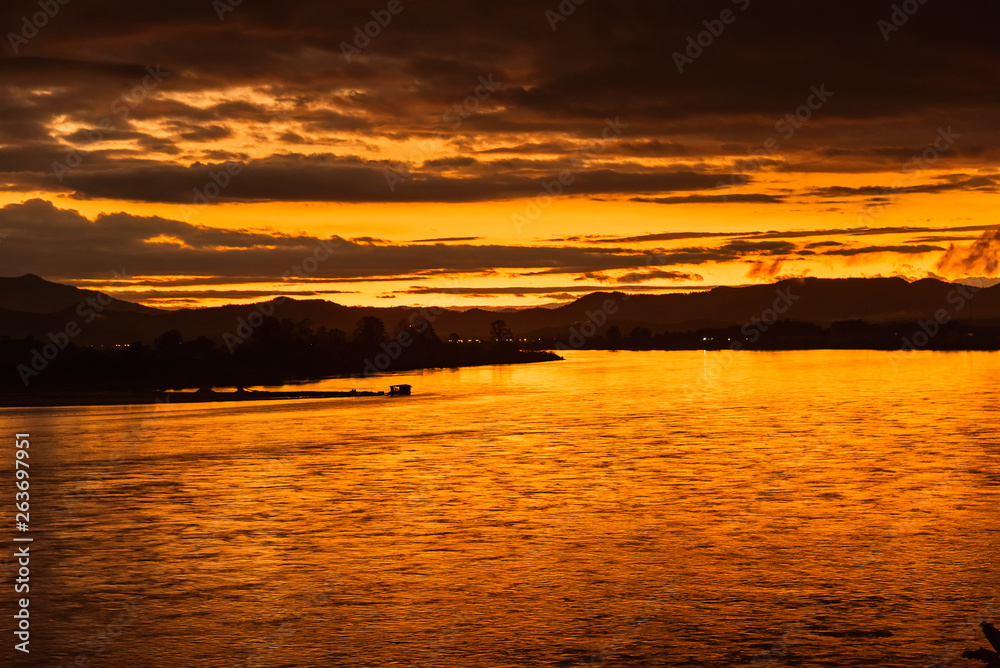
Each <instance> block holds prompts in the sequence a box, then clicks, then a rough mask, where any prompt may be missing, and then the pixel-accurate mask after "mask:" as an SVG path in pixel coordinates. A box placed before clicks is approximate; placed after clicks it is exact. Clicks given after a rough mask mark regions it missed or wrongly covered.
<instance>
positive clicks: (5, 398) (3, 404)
mask: <svg viewBox="0 0 1000 668" xmlns="http://www.w3.org/2000/svg"><path fill="white" fill-rule="evenodd" d="M390 396H394V395H390V394H389V393H388V392H381V391H380V392H371V391H359V390H351V391H348V392H343V391H336V392H334V391H309V390H303V391H301V392H272V391H269V390H243V391H242V392H241V391H232V392H215V391H211V392H209V391H203V390H199V391H197V392H190V391H188V392H185V391H178V390H167V391H163V392H157V391H137V392H114V391H97V392H87V391H76V392H60V391H54V392H31V393H21V394H15V395H0V408H36V407H42V408H58V407H67V408H69V407H73V406H142V405H151V404H203V403H232V402H240V401H294V400H296V399H348V398H352V397H355V398H357V397H386V398H388V397H390Z"/></svg>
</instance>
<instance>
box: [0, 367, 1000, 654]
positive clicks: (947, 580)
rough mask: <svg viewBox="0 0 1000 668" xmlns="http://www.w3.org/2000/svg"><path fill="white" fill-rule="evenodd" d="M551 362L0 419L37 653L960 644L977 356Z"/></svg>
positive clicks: (990, 510) (988, 454) (987, 488)
mask: <svg viewBox="0 0 1000 668" xmlns="http://www.w3.org/2000/svg"><path fill="white" fill-rule="evenodd" d="M566 357H567V360H566V361H564V362H558V363H549V364H540V365H525V366H513V367H485V368H474V369H463V370H451V371H435V372H414V373H408V374H397V375H394V376H392V377H391V379H390V378H375V379H358V380H351V379H339V380H329V381H324V382H322V383H317V384H314V385H313V386H312V387H314V388H331V389H334V388H335V389H350V388H351V387H356V388H357V389H359V390H361V389H386V388H387V387H388V385H389V384H390V383H396V382H409V383H411V384H412V385H413V386H414V395H413V396H412V397H405V398H388V397H385V398H382V397H380V398H371V399H368V398H365V399H342V400H327V401H303V402H289V403H267V402H259V403H247V404H214V405H162V406H142V407H102V408H66V409H33V410H18V411H5V412H3V413H0V420H3V421H4V423H5V424H7V423H9V424H10V427H9V428H8V431H13V430H14V429H16V430H19V431H20V430H23V428H22V425H28V426H29V427H30V429H31V431H32V437H33V441H32V447H33V448H34V449H33V451H32V454H33V456H37V459H33V460H32V461H33V462H37V467H38V468H36V469H35V470H34V472H33V475H37V476H39V480H42V481H44V486H42V483H41V482H39V483H38V484H39V487H40V488H42V489H44V492H42V493H41V494H42V496H41V498H39V499H38V500H37V510H38V522H37V524H38V527H39V529H40V530H39V532H38V533H37V534H36V540H37V543H36V545H37V546H38V547H39V550H38V553H39V557H38V564H39V571H38V576H37V577H38V582H39V584H38V587H37V592H36V589H35V587H34V586H33V590H32V592H33V595H34V596H36V597H37V600H38V605H39V609H40V610H41V611H44V612H39V615H44V619H45V620H46V621H45V622H44V623H43V622H39V626H40V627H41V628H40V630H39V634H40V646H42V647H45V648H46V650H45V651H46V652H48V654H47V656H51V657H53V658H54V659H55V660H57V661H67V662H68V661H70V660H71V658H72V657H73V656H75V655H79V654H87V656H89V657H90V659H91V660H92V661H94V662H95V664H97V663H98V662H99V663H102V664H103V665H120V666H178V665H190V666H235V665H240V666H243V665H262V666H263V665H273V666H285V665H287V666H306V665H350V666H388V665H419V666H526V665H552V666H557V665H566V666H568V665H581V664H583V665H595V664H602V663H603V664H606V665H635V666H647V665H711V666H717V665H755V666H785V665H829V666H847V665H858V666H862V665H864V666H873V665H885V666H923V665H929V664H932V663H934V662H935V661H937V660H939V659H942V658H945V659H947V660H948V661H952V660H956V657H957V655H958V654H959V653H960V652H961V650H962V649H965V648H967V647H968V648H973V647H977V646H978V645H979V644H982V643H981V642H980V638H978V637H976V634H977V633H978V628H977V624H978V621H979V620H980V618H983V619H988V618H993V617H994V616H995V615H997V612H998V611H1000V598H998V593H1000V592H998V591H997V588H998V576H997V575H996V571H995V569H994V568H993V567H994V564H995V555H996V551H997V543H998V538H997V526H996V520H997V515H996V507H997V501H998V499H1000V493H998V491H1000V490H998V483H1000V454H998V451H1000V446H998V445H997V443H998V439H997V437H996V430H995V426H996V423H997V408H998V406H1000V390H998V387H1000V383H998V381H1000V356H997V355H991V354H986V353H955V354H936V353H921V354H918V355H913V356H909V357H893V356H890V355H887V354H886V353H878V352H864V351H861V352H853V351H829V352H828V351H809V352H788V353H740V354H737V355H731V356H727V355H726V354H725V353H702V352H695V353H658V352H652V353H607V352H575V353H567V354H566ZM43 469H44V470H43ZM33 489H34V487H33ZM135 599H138V600H140V604H139V605H140V608H141V613H140V615H139V616H138V618H137V619H136V621H135V622H134V623H131V624H129V625H128V626H127V627H126V628H124V629H122V630H121V631H120V633H119V634H118V635H116V636H114V637H113V638H106V639H105V640H107V641H108V642H105V643H104V648H103V649H102V650H101V652H100V654H95V652H96V650H95V649H94V647H97V645H94V644H91V645H90V646H88V644H87V641H88V638H92V636H93V635H94V634H95V633H98V632H101V631H102V629H105V628H106V627H107V624H108V623H109V622H111V621H113V620H114V619H116V618H117V617H118V614H119V611H120V610H121V609H122V607H123V606H124V605H126V603H127V602H128V601H130V600H135ZM939 655H940V656H939ZM961 661H962V660H961V659H957V663H955V665H961ZM248 662H249V663H248ZM946 665H947V664H946Z"/></svg>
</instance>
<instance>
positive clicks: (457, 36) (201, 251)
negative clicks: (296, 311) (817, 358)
mask: <svg viewBox="0 0 1000 668" xmlns="http://www.w3.org/2000/svg"><path fill="white" fill-rule="evenodd" d="M577 1H578V2H579V1H580V0H577ZM42 4H43V5H44V4H45V3H44V2H43V3H42ZM40 6H41V5H39V3H37V2H34V3H33V2H13V3H7V5H5V7H4V8H3V9H2V10H0V20H2V26H3V28H4V32H5V34H6V37H5V39H4V49H5V50H4V57H3V58H2V59H0V87H2V91H3V92H2V95H0V172H2V173H0V186H2V189H0V274H2V275H5V276H16V275H21V274H25V273H34V274H38V275H40V276H42V277H44V278H46V279H49V280H53V281H59V282H65V283H72V284H74V285H78V286H81V287H89V288H94V289H101V290H106V291H110V292H113V293H114V294H116V295H117V296H120V297H123V298H126V299H130V300H133V301H141V302H142V303H145V304H148V305H151V306H161V307H179V306H192V305H195V306H197V305H215V304H220V303H227V302H244V301H255V300H261V299H263V298H267V297H270V296H272V295H277V294H288V295H293V296H301V297H303V298H316V297H319V298H324V299H330V300H332V301H336V302H339V303H343V304H348V305H360V304H365V305H381V306H389V305H392V306H398V305H408V304H430V303H434V304H443V305H450V306H458V307H468V306H492V307H502V306H525V305H535V304H551V303H560V302H565V301H567V300H571V299H574V298H577V297H579V296H582V295H583V294H586V293H589V292H593V291H598V290H625V291H631V292H663V291H677V290H694V289H700V288H704V287H710V286H716V285H742V284H748V283H756V282H770V281H773V280H775V279H776V278H781V277H789V276H816V277H846V276H852V277H858V276H903V277H906V278H911V279H917V278H924V277H928V276H930V277H941V278H945V279H950V280H953V279H961V278H966V277H977V276H995V275H996V274H997V266H996V246H997V242H996V238H997V235H996V231H995V230H996V227H997V223H998V221H997V217H996V213H997V211H998V208H997V202H998V199H997V187H998V184H1000V172H998V170H997V168H996V165H997V158H998V157H1000V128H998V125H997V123H996V119H997V117H998V115H997V107H998V97H1000V89H998V88H997V86H996V82H997V81H998V80H1000V58H998V57H997V55H998V54H997V51H998V42H997V40H996V33H995V26H996V22H997V19H998V18H1000V8H998V6H997V5H996V4H995V3H993V4H990V3H986V2H971V3H963V4H962V7H961V8H956V7H955V6H951V5H947V4H945V3H927V4H925V5H919V4H918V3H915V2H914V3H913V6H914V7H916V10H915V11H914V12H913V13H912V15H909V14H905V13H904V14H896V13H894V10H893V6H892V3H878V2H876V3H872V2H860V1H851V2H840V3H830V5H829V6H823V7H810V8H809V12H808V13H806V14H800V13H799V12H798V11H797V9H796V8H797V7H798V5H796V4H794V3H764V2H758V1H756V0H753V1H751V0H731V1H730V0H723V1H720V2H715V3H704V2H664V3H653V2H635V1H631V2H629V1H626V2H610V1H609V2H601V1H599V0H587V1H586V2H582V3H581V4H579V5H577V4H575V3H573V2H572V1H571V0H566V1H565V2H563V3H562V5H560V3H559V2H557V1H555V0H553V1H552V2H548V3H546V2H505V3H478V2H472V3H461V4H459V3H443V2H412V3H411V2H408V1H406V0H402V1H400V0H394V1H392V2H381V1H375V2H370V3H363V2H342V3H335V4H334V3H320V2H303V1H292V2H286V3H281V4H280V5H278V4H277V3H268V4H264V3H257V4H252V3H251V2H249V1H247V2H242V3H240V4H238V5H233V4H231V3H228V2H226V1H224V0H217V1H216V2H214V3H213V2H209V1H207V0H203V1H199V2H193V1H184V2H176V3H170V4H169V5H166V4H164V5H162V6H161V5H160V4H157V5H155V6H145V5H141V4H135V5H133V6H128V7H125V8H123V7H122V6H121V4H120V3H108V2H103V1H96V2H90V1H88V2H82V1H74V2H69V3H67V4H65V5H58V3H57V2H56V0H53V4H52V5H51V6H50V7H49V6H47V5H46V6H47V7H49V8H48V10H47V11H48V12H49V13H48V14H44V12H43V14H39V12H42V11H43V9H44V8H43V9H40ZM52 7H55V8H56V9H52ZM570 10H572V11H570ZM974 16H979V17H980V18H979V19H976V20H973V17H974ZM40 17H43V18H44V21H43V20H42V18H40ZM983 17H988V18H989V19H991V20H983ZM904 19H905V21H904ZM365 30H367V31H368V33H369V35H364V32H365ZM550 193H552V194H551V195H550Z"/></svg>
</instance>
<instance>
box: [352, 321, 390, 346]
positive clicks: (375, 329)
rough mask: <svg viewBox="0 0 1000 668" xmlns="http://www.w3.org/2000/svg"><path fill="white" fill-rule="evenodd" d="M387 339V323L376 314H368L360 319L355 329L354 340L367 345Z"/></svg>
mask: <svg viewBox="0 0 1000 668" xmlns="http://www.w3.org/2000/svg"><path fill="white" fill-rule="evenodd" d="M384 339H385V323H383V322H382V321H381V320H380V319H379V318H376V317H375V316H371V315H367V316H365V317H364V318H361V320H358V326H357V328H356V329H355V330H354V340H355V341H357V342H359V343H364V344H366V345H374V344H378V343H381V342H382V341H383V340H384Z"/></svg>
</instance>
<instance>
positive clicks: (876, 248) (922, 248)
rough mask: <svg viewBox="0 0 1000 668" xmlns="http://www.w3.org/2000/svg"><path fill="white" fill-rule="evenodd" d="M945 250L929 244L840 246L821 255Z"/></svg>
mask: <svg viewBox="0 0 1000 668" xmlns="http://www.w3.org/2000/svg"><path fill="white" fill-rule="evenodd" d="M943 250H945V249H944V248H942V247H941V246H929V245H926V244H924V245H918V246H865V247H864V248H838V249H837V250H828V251H824V252H823V253H821V255H842V256H848V257H850V256H854V255H868V254H871V253H899V254H901V255H919V254H921V253H933V252H935V251H943Z"/></svg>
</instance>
